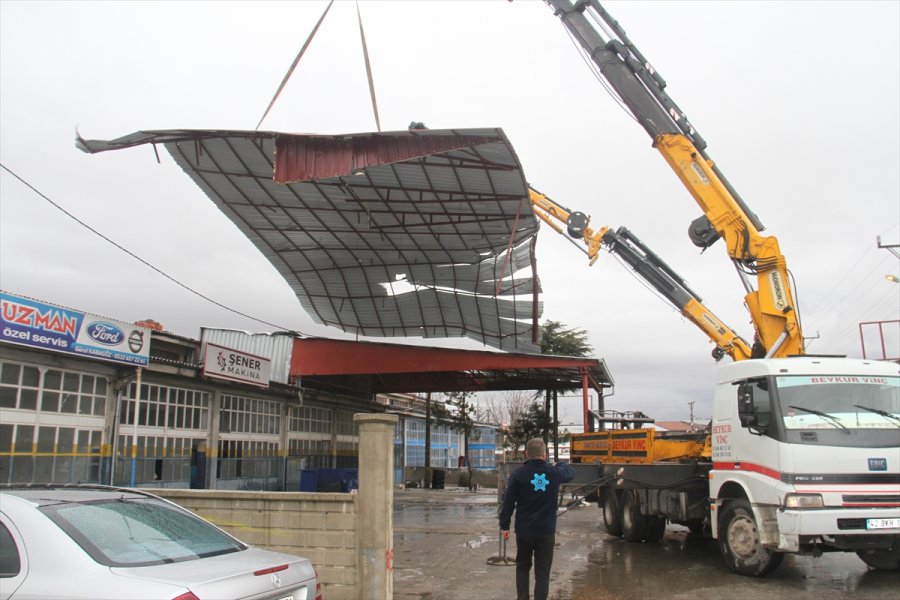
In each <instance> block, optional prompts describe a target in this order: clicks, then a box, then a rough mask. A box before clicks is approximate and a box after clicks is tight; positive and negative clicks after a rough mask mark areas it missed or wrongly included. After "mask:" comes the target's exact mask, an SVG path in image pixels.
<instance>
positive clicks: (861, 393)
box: [775, 376, 900, 429]
mask: <svg viewBox="0 0 900 600" xmlns="http://www.w3.org/2000/svg"><path fill="white" fill-rule="evenodd" d="M775 382H776V385H777V386H778V401H779V404H780V409H781V415H782V419H783V422H784V426H785V428H786V429H893V428H900V377H852V376H827V377H826V376H781V377H776V378H775Z"/></svg>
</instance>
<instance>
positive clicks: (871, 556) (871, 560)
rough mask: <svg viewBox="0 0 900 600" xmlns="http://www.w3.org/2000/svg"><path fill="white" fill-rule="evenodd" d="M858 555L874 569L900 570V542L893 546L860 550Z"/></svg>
mask: <svg viewBox="0 0 900 600" xmlns="http://www.w3.org/2000/svg"><path fill="white" fill-rule="evenodd" d="M856 555H857V556H858V557H860V558H861V559H862V561H863V562H864V563H866V564H867V565H869V566H870V567H872V568H873V569H878V570H879V571H900V543H895V544H894V547H893V548H887V549H878V550H858V551H857V552H856Z"/></svg>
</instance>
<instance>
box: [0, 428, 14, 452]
mask: <svg viewBox="0 0 900 600" xmlns="http://www.w3.org/2000/svg"><path fill="white" fill-rule="evenodd" d="M12 436H13V426H12V425H7V424H5V423H0V452H9V451H11V450H12Z"/></svg>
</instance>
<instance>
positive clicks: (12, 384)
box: [0, 293, 496, 490]
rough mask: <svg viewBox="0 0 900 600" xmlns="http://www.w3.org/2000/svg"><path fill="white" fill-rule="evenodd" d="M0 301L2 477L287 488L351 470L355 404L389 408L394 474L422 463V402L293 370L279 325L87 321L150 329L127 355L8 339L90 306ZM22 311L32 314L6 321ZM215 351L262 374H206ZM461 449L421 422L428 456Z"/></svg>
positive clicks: (454, 439)
mask: <svg viewBox="0 0 900 600" xmlns="http://www.w3.org/2000/svg"><path fill="white" fill-rule="evenodd" d="M0 303H2V310H3V318H4V321H3V330H4V335H3V336H2V337H0V483H47V482H55V483H66V482H71V483H77V482H95V483H103V484H111V485H123V486H142V487H173V488H216V489H258V490H297V489H300V487H299V485H300V483H299V482H300V474H301V472H302V471H304V470H311V469H354V468H356V466H357V444H358V437H357V432H356V429H355V425H354V422H353V414H354V413H357V412H384V411H390V412H396V413H398V414H399V415H400V417H401V418H400V421H399V423H398V426H397V429H398V431H397V435H396V441H397V443H396V444H395V448H396V452H395V456H394V463H395V470H396V478H397V481H398V482H399V481H402V469H403V467H404V466H422V465H424V461H425V420H424V400H422V399H420V398H416V397H415V396H410V395H405V394H404V395H397V394H387V395H384V394H382V395H378V396H377V397H376V396H374V395H373V394H369V393H367V392H366V391H365V390H361V389H356V388H354V386H351V385H348V386H340V385H334V384H330V385H329V386H327V387H326V386H322V385H317V384H316V382H315V381H305V382H304V381H300V380H299V379H292V378H291V376H290V368H289V366H290V362H291V357H290V351H291V350H290V349H291V347H292V337H291V336H289V335H283V336H279V335H250V334H246V333H244V332H235V331H230V330H213V329H203V330H202V333H201V340H194V339H190V338H186V337H182V336H178V335H174V334H172V333H168V332H165V331H163V328H162V327H161V326H160V325H159V324H157V323H155V322H152V321H148V322H141V323H139V324H136V325H138V326H139V327H137V329H134V328H135V325H131V324H125V323H119V322H117V321H113V320H111V319H105V318H99V317H98V318H96V319H95V320H99V322H102V323H106V324H107V325H109V327H110V328H118V329H119V330H121V331H122V332H127V330H128V328H129V327H131V328H133V330H134V331H138V332H139V333H140V334H142V335H145V336H146V337H147V340H148V341H149V349H145V350H146V352H145V355H146V356H145V359H144V363H143V364H137V365H135V364H131V363H121V362H115V361H110V360H108V356H107V355H105V354H104V355H102V356H97V355H96V354H99V353H96V354H95V353H90V352H83V353H73V352H61V351H58V350H56V349H55V347H54V346H52V345H51V346H50V347H47V345H46V344H24V343H19V341H20V340H23V339H24V338H25V337H26V336H28V337H29V338H30V341H33V340H36V339H41V340H43V339H44V338H45V337H48V336H47V335H45V334H46V333H47V332H46V330H47V329H53V328H54V323H55V324H56V325H59V323H61V322H62V321H63V320H64V319H57V321H54V320H53V315H57V316H59V315H63V316H66V317H68V316H71V315H75V316H78V315H81V316H82V317H84V318H82V319H81V320H82V321H84V323H87V322H88V321H90V320H91V318H92V317H94V316H93V315H89V314H87V313H79V312H78V311H72V310H70V309H61V308H58V307H52V306H51V305H46V304H42V303H38V302H31V301H30V300H29V299H24V298H18V297H16V296H11V295H9V294H6V293H4V294H3V295H2V297H0ZM23 307H24V308H23ZM26 308H27V309H29V310H32V309H33V311H35V312H34V314H43V316H42V317H40V318H32V319H31V321H29V322H25V321H24V320H22V319H19V320H20V321H23V322H22V323H19V324H18V326H17V325H16V318H15V315H17V314H22V311H23V310H25V309H26ZM57 309H58V312H54V311H57ZM41 311H44V312H43V313H41ZM73 318H74V317H73ZM145 325H146V327H144V326H145ZM56 328H57V329H62V328H61V327H56ZM70 329H72V330H73V331H74V328H70ZM16 335H18V336H19V337H18V338H16V337H15V336H16ZM76 337H77V336H76V334H73V335H72V339H71V340H69V342H68V343H66V346H67V347H68V348H72V347H75V346H76V345H77V341H76ZM48 339H49V338H48ZM63 344H64V343H63V342H58V343H57V346H56V347H61V346H63ZM125 354H129V353H128V352H127V351H126V352H125ZM139 358H140V357H138V359H134V360H139ZM225 358H228V359H229V360H230V361H232V362H234V363H236V364H241V363H243V364H249V365H251V366H254V359H255V358H259V359H261V360H260V361H259V362H260V363H261V364H262V366H263V367H265V368H264V369H263V371H264V373H262V375H264V377H265V379H266V381H259V380H254V379H253V377H255V376H259V373H256V372H254V371H253V369H244V370H243V371H241V370H239V369H234V370H232V371H231V372H230V373H225V371H222V372H221V373H216V372H215V371H216V369H217V366H216V364H215V361H216V359H218V361H219V363H220V364H222V363H225V362H227V361H225V360H224V359H225ZM494 440H495V429H494V428H491V427H487V426H484V427H478V428H477V429H476V431H475V432H473V434H472V436H471V439H470V451H471V454H472V456H471V461H472V465H473V466H474V467H479V468H491V467H493V460H494V447H495V445H496V444H495V441H494ZM492 444H493V446H492ZM462 447H464V443H463V440H462V435H461V434H459V433H458V432H455V431H453V430H452V429H450V428H449V427H448V426H446V425H438V426H435V427H433V428H432V440H431V464H432V466H435V467H443V468H452V467H456V466H458V465H459V464H460V455H461V454H464V451H463V452H461V451H460V448H462Z"/></svg>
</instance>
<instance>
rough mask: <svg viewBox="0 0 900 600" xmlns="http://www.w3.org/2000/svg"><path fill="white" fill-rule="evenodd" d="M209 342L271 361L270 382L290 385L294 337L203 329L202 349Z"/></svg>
mask: <svg viewBox="0 0 900 600" xmlns="http://www.w3.org/2000/svg"><path fill="white" fill-rule="evenodd" d="M207 342H209V343H211V344H216V345H219V346H224V347H225V348H231V349H232V350H240V351H241V352H246V353H247V354H253V355H256V356H262V357H265V358H268V359H269V360H270V361H271V372H270V374H269V378H270V380H271V381H274V382H277V383H284V384H287V383H289V380H290V374H291V352H292V351H293V349H294V336H293V335H291V334H289V333H282V332H277V333H248V332H246V331H239V330H236V329H216V328H212V327H203V328H201V330H200V346H201V348H202V347H205V345H206V343H207Z"/></svg>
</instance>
